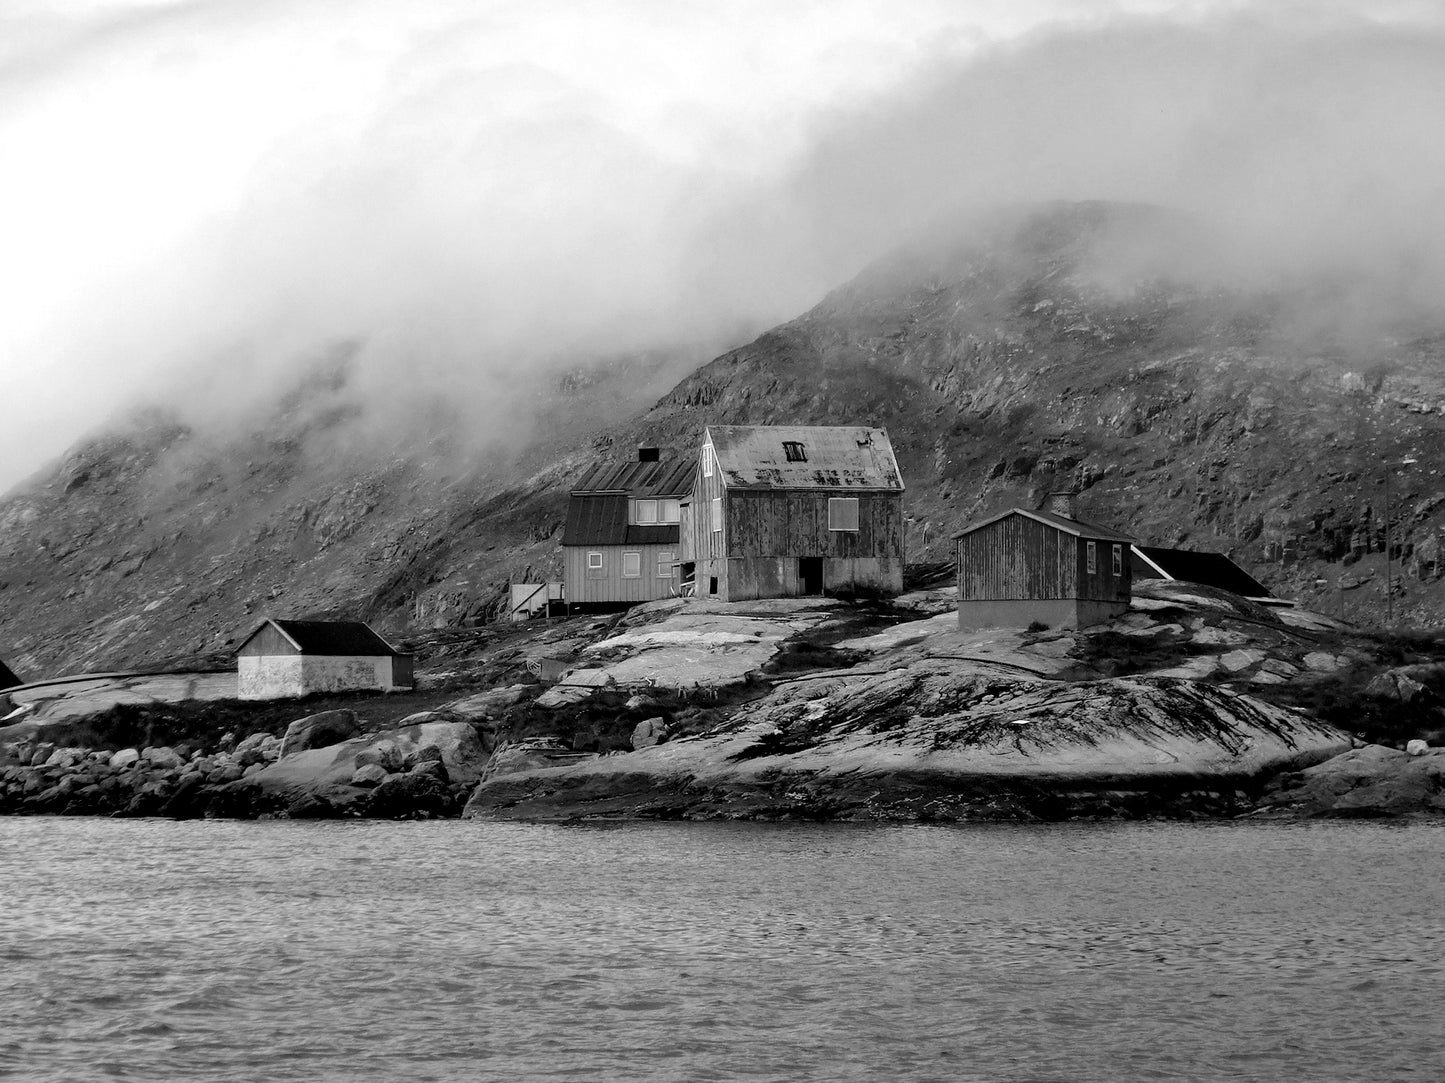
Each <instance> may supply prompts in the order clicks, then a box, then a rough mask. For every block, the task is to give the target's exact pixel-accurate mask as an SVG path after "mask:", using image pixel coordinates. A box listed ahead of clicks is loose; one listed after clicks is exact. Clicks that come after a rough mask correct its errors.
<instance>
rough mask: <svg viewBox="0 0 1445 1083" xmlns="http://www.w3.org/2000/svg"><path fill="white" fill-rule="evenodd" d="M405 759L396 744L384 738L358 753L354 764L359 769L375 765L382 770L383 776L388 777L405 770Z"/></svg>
mask: <svg viewBox="0 0 1445 1083" xmlns="http://www.w3.org/2000/svg"><path fill="white" fill-rule="evenodd" d="M405 759H406V757H405V754H404V753H403V752H402V751H401V749H400V748H398V747H397V744H396V742H395V741H393V740H392V739H391V738H389V737H383V738H382V739H381V740H379V741H376V742H375V743H373V744H371V745H368V746H367V747H366V748H363V749H362V750H361V751H360V752H358V753H357V754H356V758H355V761H354V762H355V763H356V766H357V767H365V766H367V765H368V764H370V765H375V766H377V767H380V768H381V770H382V774H383V775H388V774H392V773H394V772H396V771H401V770H403V769H404V768H405Z"/></svg>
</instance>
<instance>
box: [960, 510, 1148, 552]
mask: <svg viewBox="0 0 1445 1083" xmlns="http://www.w3.org/2000/svg"><path fill="white" fill-rule="evenodd" d="M1010 515H1026V516H1028V517H1029V518H1030V519H1034V520H1037V521H1038V522H1040V523H1046V524H1047V525H1049V526H1051V527H1054V528H1055V529H1057V530H1062V531H1063V532H1064V533H1065V534H1072V535H1073V536H1074V537H1076V538H1092V539H1094V540H1096V541H1107V542H1124V543H1127V544H1130V545H1132V544H1133V542H1134V539H1133V538H1131V537H1129V535H1127V534H1121V533H1120V532H1119V531H1117V530H1114V529H1113V528H1112V527H1107V526H1100V525H1099V524H1098V523H1091V522H1089V521H1087V520H1085V519H1070V518H1068V517H1067V516H1063V515H1055V514H1054V513H1053V512H1051V511H1043V510H1042V509H1038V508H1009V510H1008V511H1001V512H999V513H998V514H997V515H993V516H990V517H989V518H987V519H984V520H981V521H980V522H977V523H970V524H969V525H968V526H966V527H964V528H963V529H962V530H960V531H959V532H958V533H957V534H955V535H954V537H955V538H961V537H963V536H964V535H965V534H972V533H973V532H974V531H975V530H982V529H983V528H984V527H986V526H992V525H993V524H994V523H996V522H998V521H999V520H1000V519H1006V518H1008V517H1009V516H1010Z"/></svg>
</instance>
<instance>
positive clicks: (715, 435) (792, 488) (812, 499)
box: [682, 425, 904, 602]
mask: <svg viewBox="0 0 1445 1083" xmlns="http://www.w3.org/2000/svg"><path fill="white" fill-rule="evenodd" d="M903 535H904V523H903V477H902V475H901V474H900V473H899V471H898V462H897V460H896V459H895V458H894V456H893V445H892V444H891V443H890V442H889V440H888V434H887V433H886V432H885V431H884V430H882V429H874V428H864V427H861V426H827V427H825V426H806V425H771V426H749V425H712V426H709V427H708V428H707V429H706V430H705V431H704V434H703V441H702V448H701V451H700V454H699V457H698V464H697V468H696V472H695V473H694V474H693V477H692V496H691V498H690V499H689V500H688V501H687V502H686V503H685V504H684V505H683V515H682V550H683V561H684V564H683V574H684V577H685V578H687V577H690V578H691V579H692V580H693V582H694V583H695V585H696V593H697V594H698V595H699V596H700V597H713V598H717V599H719V600H721V601H727V602H735V601H741V600H744V599H749V598H778V597H792V596H796V595H808V594H825V593H826V594H835V593H853V592H858V591H868V592H878V593H885V594H897V593H899V592H900V591H901V590H902V589H903Z"/></svg>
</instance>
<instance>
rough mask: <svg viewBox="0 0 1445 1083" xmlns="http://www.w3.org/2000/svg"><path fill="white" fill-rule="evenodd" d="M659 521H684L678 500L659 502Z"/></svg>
mask: <svg viewBox="0 0 1445 1083" xmlns="http://www.w3.org/2000/svg"><path fill="white" fill-rule="evenodd" d="M657 521H658V522H659V523H679V522H681V521H682V508H681V507H680V506H679V505H678V503H677V501H676V500H659V501H658V502H657Z"/></svg>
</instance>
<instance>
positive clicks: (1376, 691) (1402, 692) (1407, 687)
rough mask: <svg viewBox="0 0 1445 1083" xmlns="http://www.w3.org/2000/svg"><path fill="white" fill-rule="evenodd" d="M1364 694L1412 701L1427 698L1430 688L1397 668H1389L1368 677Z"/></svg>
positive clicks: (1406, 701) (1404, 701)
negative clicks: (1368, 681) (1368, 680)
mask: <svg viewBox="0 0 1445 1083" xmlns="http://www.w3.org/2000/svg"><path fill="white" fill-rule="evenodd" d="M1365 695H1367V696H1374V697H1375V698H1376V699H1393V700H1399V701H1400V702H1401V703H1414V702H1415V701H1416V700H1420V699H1425V698H1428V697H1429V695H1430V690H1429V689H1428V688H1426V687H1425V686H1424V685H1423V684H1421V683H1420V682H1419V681H1417V680H1415V678H1414V677H1411V676H1409V675H1408V674H1406V673H1403V672H1401V671H1400V670H1397V669H1389V670H1386V671H1385V672H1384V673H1380V674H1377V675H1376V676H1374V677H1372V678H1371V679H1370V683H1369V684H1367V685H1365Z"/></svg>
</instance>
